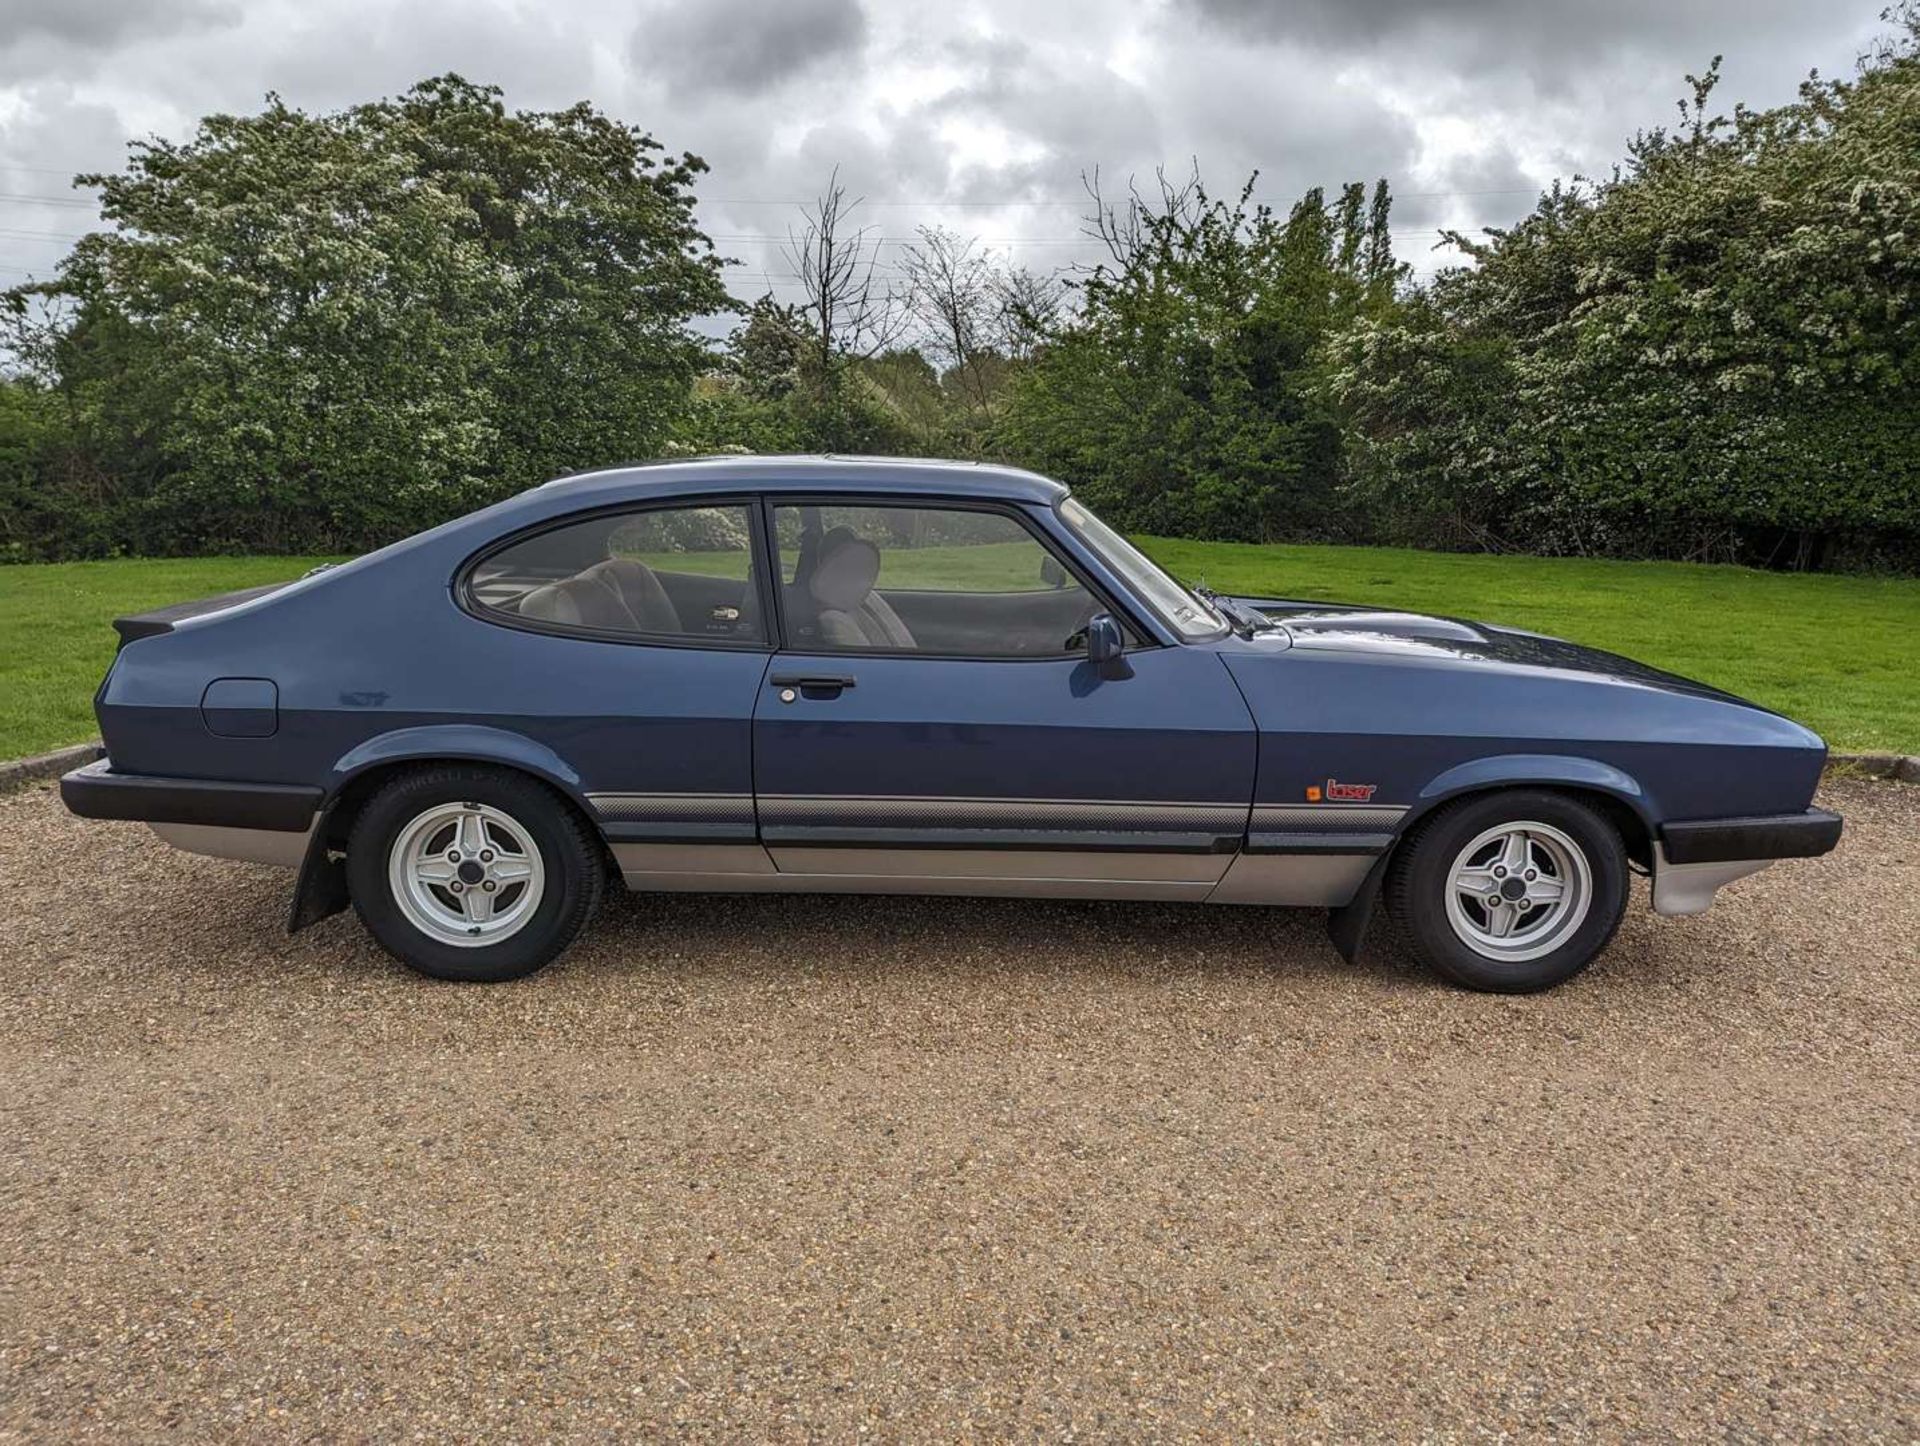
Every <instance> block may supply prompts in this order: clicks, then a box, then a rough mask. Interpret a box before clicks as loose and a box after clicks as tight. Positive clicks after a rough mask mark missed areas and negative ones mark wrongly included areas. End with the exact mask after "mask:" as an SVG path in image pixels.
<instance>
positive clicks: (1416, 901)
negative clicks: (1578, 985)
mask: <svg viewBox="0 0 1920 1446" xmlns="http://www.w3.org/2000/svg"><path fill="white" fill-rule="evenodd" d="M1626 899H1627V859H1626V850H1625V848H1624V846H1623V845H1622V843H1621V840H1620V834H1619V831H1618V830H1617V829H1616V828H1615V827H1614V826H1613V824H1612V823H1610V822H1609V821H1608V820H1607V819H1606V818H1605V817H1604V816H1603V815H1602V814H1600V813H1599V812H1597V811H1596V810H1595V809H1593V808H1591V807H1589V806H1588V805H1587V804H1585V803H1583V802H1581V801H1580V800H1578V799H1576V798H1573V797H1570V796H1568V795H1565V794H1558V793H1548V792H1544V791H1538V790H1533V789H1526V790H1514V791H1511V792H1506V793H1493V794H1482V795H1478V796H1475V797H1471V798H1467V799H1463V800H1461V801H1460V802H1458V803H1454V804H1450V805H1448V806H1446V807H1444V808H1442V809H1440V810H1439V811H1438V812H1436V813H1434V814H1432V815H1431V816H1430V817H1428V818H1426V819H1423V820H1422V821H1421V822H1420V823H1419V824H1417V825H1416V826H1415V828H1414V831H1413V832H1412V833H1411V834H1410V835H1409V836H1408V837H1407V839H1406V840H1405V841H1404V842H1403V843H1402V844H1401V845H1400V848H1399V850H1398V851H1397V852H1396V853H1395V855H1394V859H1393V863H1392V865H1391V866H1390V868H1389V871H1388V875H1387V903H1388V907H1389V908H1390V909H1391V910H1392V912H1393V915H1394V917H1395V919H1396V920H1398V922H1399V924H1400V927H1401V930H1402V932H1403V933H1404V934H1405V935H1406V936H1407V938H1408V941H1409V942H1410V943H1411V944H1412V946H1413V948H1414V950H1415V951H1416V952H1417V953H1418V954H1420V955H1421V957H1422V958H1424V959H1425V960H1426V962H1427V963H1428V964H1430V965H1431V966H1432V967H1433V968H1434V969H1435V970H1436V971H1437V972H1438V973H1440V974H1442V975H1443V976H1445V977H1446V978H1448V979H1450V980H1452V981H1453V982H1454V983H1456V984H1463V985H1465V986H1467V987H1468V988H1471V989H1490V990H1498V991H1500V992H1503V993H1512V994H1524V993H1530V992H1532V991H1534V990H1537V989H1546V988H1548V987H1550V986H1552V985H1554V984H1558V983H1560V982H1561V981H1562V980H1564V979H1568V978H1571V977H1572V976H1573V975H1574V974H1577V973H1578V972H1579V971H1580V970H1581V969H1583V968H1585V967H1586V965H1587V963H1588V961H1589V960H1591V959H1592V958H1593V956H1594V955H1595V954H1597V953H1599V952H1600V950H1601V949H1602V948H1603V947H1605V945H1606V943H1607V941H1608V940H1609V939H1610V938H1612V937H1613V931H1614V930H1615V929H1616V928H1617V927H1619V923H1620V915H1621V913H1622V912H1623V910H1624V909H1625V907H1626Z"/></svg>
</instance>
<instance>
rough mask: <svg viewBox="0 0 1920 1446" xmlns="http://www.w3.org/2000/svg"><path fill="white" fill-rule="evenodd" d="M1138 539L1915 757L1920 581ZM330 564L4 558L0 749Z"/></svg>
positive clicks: (88, 726)
mask: <svg viewBox="0 0 1920 1446" xmlns="http://www.w3.org/2000/svg"><path fill="white" fill-rule="evenodd" d="M1140 542H1141V545H1142V546H1143V547H1145V549H1146V550H1147V551H1148V552H1150V553H1151V554H1152V555H1153V556H1154V557H1155V558H1157V559H1158V560H1159V561H1160V562H1161V563H1162V564H1163V565H1165V566H1166V567H1168V568H1170V569H1171V570H1172V571H1174V572H1175V573H1177V574H1179V575H1180V576H1182V577H1184V578H1186V579H1188V580H1190V581H1196V582H1204V583H1207V584H1208V585H1209V586H1212V587H1216V588H1219V589H1220V590H1221V591H1223V592H1244V593H1251V594H1255V595H1260V596H1270V597H1275V596H1277V597H1294V598H1314V599H1325V600H1330V601H1337V602H1361V603H1368V604H1375V605H1379V606H1383V607H1391V608H1403V609H1408V610H1412V611H1419V612H1440V613H1449V614H1452V615H1454V616H1457V617H1467V618H1481V619H1486V620H1488V621H1492V622H1504V623H1511V624H1514V625H1515V626H1518V627H1525V628H1532V629H1534V630H1536V631H1539V632H1544V633H1553V634H1555V635H1557V636H1560V637H1566V638H1572V639H1574V640H1576V641H1578V642H1583V643H1590V644H1593V645H1594V646H1597V647H1602V648H1608V649H1611V650H1613V651H1616V652H1621V653H1626V654H1628V655H1630V656H1632V657H1635V658H1639V659H1641V660H1642V661H1644V662H1648V663H1652V664H1654V665H1655V666H1657V667H1662V668H1668V669H1671V670H1672V671H1674V672H1676V673H1682V674H1685V675H1687V676H1689V677H1694V678H1699V679H1701V680H1702V681H1704V682H1708V683H1713V684H1716V685H1717V686H1719V687H1722V688H1727V689H1730V690H1731V691H1733V692H1735V693H1739V694H1742V695H1743V696H1746V697H1749V698H1752V699H1754V700H1755V701H1757V702H1760V703H1764V704H1766V705H1768V706H1769V707H1773V708H1778V709H1780V710H1781V711H1782V712H1785V713H1788V714H1791V715H1792V716H1793V717H1795V718H1798V719H1800V720H1801V721H1802V722H1804V723H1807V724H1809V725H1810V726H1812V727H1814V728H1816V729H1818V730H1819V731H1820V732H1821V733H1822V734H1823V735H1825V737H1826V739H1827V741H1828V742H1829V743H1831V744H1833V745H1834V746H1835V747H1836V748H1841V749H1847V750H1854V751H1877V750H1893V751H1899V752H1907V753H1912V752H1920V666H1916V664H1915V662H1914V659H1913V649H1914V640H1915V638H1916V637H1920V581H1911V580H1901V579H1880V578H1856V577H1826V576H1815V577H1804V576H1792V575H1788V574H1783V573H1764V572H1752V571H1748V570H1746V569H1743V568H1732V567H1699V566H1693V565H1689V564H1684V563H1629V562H1581V561H1570V560H1562V559H1545V558H1525V557H1485V556H1479V555H1463V554H1449V553H1431V552H1408V551H1399V550H1394V549H1387V548H1365V547H1297V546H1289V547H1255V546H1247V545H1240V544H1232V543H1208V542H1183V541H1179V540H1176V539H1171V538H1151V537H1149V538H1142V539H1140ZM991 550H992V549H981V551H983V552H984V551H991ZM927 551H928V552H929V553H934V552H940V553H942V554H944V553H946V552H949V551H959V549H944V548H943V549H928V550H927ZM319 560H320V559H316V558H291V557H211V558H196V559H188V560H136V561H122V562H80V563H59V564H54V565H50V566H31V567H0V758H17V757H19V756H21V755H23V754H28V753H36V752H40V751H42V750H44V749H48V748H55V747H58V746H59V745H61V744H63V743H73V742H78V741H80V740H82V739H85V738H89V737H92V736H94V733H95V728H94V720H93V707H92V699H93V691H94V688H95V687H96V686H97V685H98V684H99V681H100V677H101V674H102V673H104V672H105V671H106V667H107V663H108V661H109V660H110V659H111V658H112V656H113V648H114V641H115V639H114V634H113V629H112V628H111V627H110V626H109V623H110V621H111V619H113V618H114V617H116V616H119V615H121V614H123V613H129V612H138V611H140V610H142V609H145V608H151V607H158V606H161V605H163V604H166V603H172V602H181V601H185V600H186V599H189V598H195V597H204V596H206V595H208V594H210V593H216V592H226V591H230V590H232V589H234V588H242V587H250V586H253V585H255V584H257V583H263V582H272V581H275V580H276V579H281V578H293V577H298V576H299V575H300V574H301V573H302V572H304V571H306V570H307V568H309V567H311V566H312V565H313V564H314V563H315V562H316V561H319ZM930 560H932V559H930ZM662 561H663V562H664V561H665V559H662ZM940 571H941V574H942V575H941V580H942V581H945V582H949V583H950V584H952V583H959V582H963V581H965V580H966V570H965V569H962V568H961V567H960V566H959V564H957V563H956V564H954V566H953V567H952V568H947V567H945V566H944V565H943V567H942V568H941V569H940ZM947 571H952V572H953V573H954V576H953V577H952V578H951V579H949V578H947V577H946V576H945V574H946V572H947ZM978 581H979V582H980V584H981V585H987V586H992V585H994V584H993V583H991V582H989V581H988V580H986V579H984V578H982V579H978Z"/></svg>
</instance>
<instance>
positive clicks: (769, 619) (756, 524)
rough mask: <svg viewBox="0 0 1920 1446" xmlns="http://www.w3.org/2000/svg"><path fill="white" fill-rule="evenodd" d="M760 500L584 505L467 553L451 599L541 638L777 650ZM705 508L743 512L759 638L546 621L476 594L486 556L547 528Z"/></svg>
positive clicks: (474, 613) (734, 495)
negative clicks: (508, 609) (475, 585)
mask: <svg viewBox="0 0 1920 1446" xmlns="http://www.w3.org/2000/svg"><path fill="white" fill-rule="evenodd" d="M759 502H760V494H759V493H757V492H721V493H713V494H711V495H707V494H700V495H694V496H689V495H681V496H678V497H661V498H657V499H653V500H650V501H644V502H635V501H632V500H628V501H625V502H609V503H605V504H603V505H602V506H599V507H586V508H582V509H581V510H580V511H578V512H569V513H566V514H564V515H562V516H559V517H549V518H546V519H544V520H543V521H540V522H535V523H532V524H530V525H528V526H526V527H522V528H519V529H517V530H515V531H513V532H509V533H507V534H506V535H505V536H503V537H496V538H494V539H493V540H492V541H491V542H489V543H488V544H487V545H486V546H485V547H482V548H479V549H478V550H476V551H475V552H473V553H471V554H469V555H468V556H467V558H466V560H465V561H463V562H462V563H461V564H460V566H459V568H458V569H456V570H455V572H454V576H453V582H452V589H453V599H454V603H455V605H456V606H457V607H459V609H460V611H462V612H463V613H466V614H467V615H468V616H469V617H472V618H474V619H476V620H478V621H480V622H483V623H488V624H491V625H492V626H494V627H500V628H512V629H513V630H514V631H515V632H521V633H535V634H538V635H540V636H542V637H553V638H573V639H575V640H577V641H580V642H590V643H622V644H624V645H626V646H627V647H631V648H689V649H692V650H694V651H696V652H712V651H724V652H734V653H775V652H778V651H779V650H780V636H781V630H780V625H779V619H778V615H777V613H776V611H775V600H774V593H775V592H776V589H775V588H774V587H773V586H772V584H771V579H770V577H769V576H768V574H767V569H766V567H765V564H764V559H765V557H766V551H767V550H766V548H765V546H763V545H762V544H763V541H764V539H763V538H762V536H761V533H762V531H763V529H764V528H765V526H766V524H767V519H766V517H765V516H764V515H763V512H762V509H761V507H760V506H759V505H758V504H759ZM706 507H738V508H740V509H742V510H743V511H744V512H745V513H746V514H747V529H748V533H749V541H748V568H749V570H750V577H749V580H750V581H751V582H753V584H754V592H755V595H756V596H757V598H758V600H759V604H760V616H761V619H762V626H761V630H760V631H761V633H762V635H763V636H762V637H761V638H760V639H758V640H757V641H756V640H754V639H751V638H717V637H704V636H695V635H692V634H687V633H641V632H632V631H627V630H622V629H614V628H590V627H582V626H579V625H577V624H574V623H555V622H547V621H545V620H544V619H539V618H528V617H523V616H521V615H519V614H515V613H505V612H502V611H500V609H498V608H495V607H490V606H488V605H487V604H486V603H484V602H482V601H481V600H480V599H479V598H478V597H477V596H475V594H474V591H473V575H474V573H475V572H476V571H477V570H478V569H479V568H480V566H481V565H482V564H483V563H485V562H486V561H487V560H488V559H489V558H492V557H494V556H496V555H498V554H499V553H502V552H504V551H506V550H507V549H508V548H509V547H513V546H515V545H517V544H518V543H522V542H526V541H528V540H530V539H532V538H535V537H541V536H544V535H545V534H546V533H549V532H558V531H560V530H562V529H563V528H568V527H576V526H579V525H580V524H581V523H585V522H592V521H594V520H595V519H596V518H601V517H629V516H633V515H634V514H636V513H642V512H690V511H695V510H698V509H700V508H706Z"/></svg>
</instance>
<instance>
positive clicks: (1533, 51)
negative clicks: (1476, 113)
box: [1181, 0, 1832, 71]
mask: <svg viewBox="0 0 1920 1446" xmlns="http://www.w3.org/2000/svg"><path fill="white" fill-rule="evenodd" d="M1181 4H1182V6H1183V7H1184V8H1185V9H1187V10H1188V11H1189V12H1191V13H1194V14H1197V15H1199V16H1200V17H1201V18H1203V19H1204V20H1207V21H1210V22H1213V23H1214V24H1216V25H1218V26H1220V27H1222V28H1224V29H1225V30H1227V31H1229V32H1230V33H1233V34H1237V35H1241V36H1246V37H1250V38H1254V39H1259V40H1268V41H1293V42H1298V43H1301V44H1305V45H1310V46H1314V47H1324V48H1333V49H1339V50H1344V51H1348V52H1355V51H1369V50H1376V49H1381V48H1394V49H1398V48H1399V47H1400V46H1401V45H1402V44H1403V43H1404V42H1407V41H1410V40H1413V41H1418V42H1419V43H1420V44H1421V45H1423V46H1434V47H1438V50H1439V53H1441V54H1445V55H1449V56H1452V57H1454V58H1456V59H1464V60H1467V61H1470V62H1471V63H1474V64H1476V65H1478V66H1482V67H1484V68H1487V69H1498V68H1502V67H1504V66H1507V65H1511V64H1515V63H1520V64H1529V65H1530V64H1533V63H1536V62H1538V61H1540V60H1542V59H1547V60H1552V61H1554V62H1556V63H1559V64H1562V65H1565V66H1566V67H1568V68H1569V69H1571V70H1576V71H1577V70H1578V69H1580V68H1582V67H1584V66H1588V65H1590V64H1592V62H1593V61H1594V59H1595V58H1596V56H1598V55H1605V54H1617V53H1620V52H1623V51H1631V52H1643V53H1644V52H1646V51H1650V50H1659V51H1662V52H1665V53H1684V52H1686V51H1688V50H1689V49H1690V48H1691V49H1701V54H1700V60H1699V63H1700V64H1705V62H1706V60H1707V59H1708V57H1710V56H1711V55H1712V54H1713V53H1714V51H1715V50H1717V49H1724V48H1725V47H1727V46H1728V45H1730V44H1733V43H1736V42H1739V43H1744V42H1748V41H1751V40H1752V39H1753V38H1755V37H1756V35H1765V34H1768V33H1799V32H1818V31H1820V30H1822V29H1825V28H1828V27H1830V26H1831V24H1832V16H1831V15H1830V14H1826V15H1823V14H1822V13H1821V9H1822V7H1818V6H1812V5H1808V4H1806V3H1805V0H1683V3H1675V0H1606V3H1595V0H1181ZM1703 47H1704V48H1703Z"/></svg>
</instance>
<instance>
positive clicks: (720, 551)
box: [467, 504, 767, 643]
mask: <svg viewBox="0 0 1920 1446" xmlns="http://www.w3.org/2000/svg"><path fill="white" fill-rule="evenodd" d="M750 519H751V514H750V512H749V510H748V508H747V507H745V506H743V505H738V504H729V505H726V506H719V507H652V508H647V509H645V510H636V511H631V512H616V513H605V514H602V515H600V516H598V517H590V518H587V519H586V520H584V521H581V522H575V523H570V524H567V525H565V526H561V527H555V528H552V529H550V530H548V531H546V532H541V533H537V534H536V535H534V536H532V537H526V538H522V539H521V540H520V541H518V542H515V543H510V544H509V545H507V546H506V547H503V548H501V549H500V550H499V551H497V552H493V553H489V554H488V555H487V556H486V557H484V558H482V559H481V560H480V561H479V562H478V563H477V564H475V566H474V568H473V571H472V572H471V573H470V574H468V578H467V588H468V593H469V595H470V596H471V597H472V599H473V601H474V602H475V603H476V604H477V605H478V607H479V609H480V610H481V611H482V612H483V613H497V614H501V615H504V616H505V617H507V618H510V619H512V620H513V621H515V622H517V623H520V624H522V625H526V624H529V623H531V624H533V625H536V626H537V625H540V624H546V625H548V626H551V627H552V628H553V629H554V630H555V631H556V632H575V631H585V632H593V633H603V634H607V635H611V636H619V637H632V638H635V639H645V638H653V639H660V640H664V641H675V640H685V641H695V640H712V641H716V642H735V643H764V642H765V641H766V636H767V633H766V627H765V620H764V619H763V618H762V617H761V616H760V607H759V597H758V594H757V593H756V591H755V578H754V566H753V525H752V522H751V520H750Z"/></svg>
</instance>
